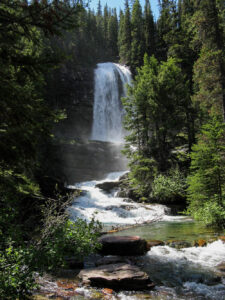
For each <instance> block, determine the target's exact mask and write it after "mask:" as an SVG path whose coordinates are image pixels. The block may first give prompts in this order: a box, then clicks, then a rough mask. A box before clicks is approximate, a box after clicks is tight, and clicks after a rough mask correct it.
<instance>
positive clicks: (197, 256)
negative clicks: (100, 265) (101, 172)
mask: <svg viewBox="0 0 225 300" xmlns="http://www.w3.org/2000/svg"><path fill="white" fill-rule="evenodd" d="M122 174H123V173H122V172H117V173H111V174H109V175H108V177H107V178H106V179H104V180H102V181H91V182H84V183H80V184H78V185H76V187H79V188H81V189H82V190H83V193H82V195H81V196H80V197H79V198H78V199H76V201H75V202H74V205H73V206H72V207H71V210H70V211H71V214H72V216H73V217H74V218H76V217H81V218H84V219H86V220H90V219H91V217H92V216H93V214H94V213H96V215H95V216H96V219H98V220H99V221H101V222H102V223H103V224H104V226H105V228H110V226H112V225H114V226H115V225H116V226H121V225H122V226H123V225H125V224H127V225H137V224H140V225H139V226H135V227H131V228H129V229H126V230H123V231H119V232H117V233H114V235H139V236H141V237H142V238H145V239H146V240H162V241H164V242H165V243H166V244H167V245H165V246H157V247H152V248H151V250H150V251H149V252H148V253H147V254H146V255H144V256H142V257H139V258H137V259H136V263H137V264H138V265H139V266H140V267H141V268H142V269H143V270H145V271H146V272H147V273H148V274H149V276H150V278H151V279H152V280H153V281H154V282H155V283H156V284H157V286H156V288H155V289H154V290H153V291H151V292H148V293H146V292H145V293H144V292H143V293H140V292H139V293H137V292H134V293H132V292H123V293H122V292H121V293H119V294H117V295H116V296H115V295H114V296H112V297H111V298H107V299H121V300H126V299H127V300H128V299H129V300H132V299H134V300H135V299H177V300H178V299H179V300H180V299H189V300H192V299H193V300H203V299H208V300H210V299H215V300H222V299H225V280H224V277H223V276H224V273H222V272H220V270H219V269H218V266H219V265H220V264H222V263H224V262H225V243H223V242H222V241H221V240H217V237H218V235H219V234H221V235H222V234H223V231H221V232H215V230H214V229H212V228H207V227H205V226H204V225H203V224H201V223H196V222H194V221H193V220H191V219H190V218H188V217H185V216H170V215H168V213H169V209H168V208H167V207H166V206H163V205H144V204H140V203H134V202H130V201H128V200H127V199H123V198H119V197H116V191H112V192H111V193H106V192H104V191H102V190H101V189H99V188H98V187H96V184H99V183H103V182H106V181H110V182H112V181H117V180H118V178H119V177H120V176H121V175H122ZM146 223H149V224H146ZM143 224H144V225H143ZM198 239H204V240H206V241H208V245H207V246H205V247H197V246H194V247H193V246H192V245H193V244H194V242H195V241H198ZM180 242H181V246H180V247H178V249H177V248H175V247H174V245H173V244H175V246H176V245H177V244H178V245H179V243H180ZM182 242H183V243H184V245H183V246H182ZM187 245H188V246H189V247H188V248H187ZM183 247H184V248H183ZM185 247H186V248H185ZM80 292H81V294H83V295H84V297H86V299H88V298H92V296H91V295H92V292H91V291H90V290H89V289H83V288H82V289H80Z"/></svg>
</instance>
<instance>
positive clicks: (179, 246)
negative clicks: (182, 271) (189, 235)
mask: <svg viewBox="0 0 225 300" xmlns="http://www.w3.org/2000/svg"><path fill="white" fill-rule="evenodd" d="M166 245H168V246H170V247H172V248H176V249H182V248H189V247H192V244H191V243H190V242H188V241H175V240H169V241H167V242H166Z"/></svg>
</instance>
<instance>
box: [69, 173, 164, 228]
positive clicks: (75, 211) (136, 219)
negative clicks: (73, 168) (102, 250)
mask: <svg viewBox="0 0 225 300" xmlns="http://www.w3.org/2000/svg"><path fill="white" fill-rule="evenodd" d="M123 174H124V172H114V173H110V174H109V175H108V177H107V178H106V179H104V180H102V181H89V182H82V183H80V184H77V185H76V188H78V189H81V190H82V191H83V195H81V196H80V197H78V198H77V199H76V202H75V203H74V205H73V206H72V207H71V208H70V214H71V216H72V218H74V219H76V218H77V217H79V218H82V219H85V220H87V221H90V220H91V219H92V217H93V216H94V215H95V219H97V220H98V221H100V222H102V224H103V225H104V226H105V227H111V226H114V225H120V226H121V225H135V224H143V223H150V222H153V221H158V220H161V219H163V218H164V217H165V212H166V211H167V208H166V206H164V205H160V204H156V205H144V204H141V203H135V202H130V201H129V202H128V201H126V200H125V199H123V198H120V197H117V196H116V194H115V192H112V193H105V192H104V191H103V190H101V189H100V188H98V187H96V184H99V183H103V182H107V181H108V182H112V181H115V182H116V181H118V180H119V177H120V176H121V175H123Z"/></svg>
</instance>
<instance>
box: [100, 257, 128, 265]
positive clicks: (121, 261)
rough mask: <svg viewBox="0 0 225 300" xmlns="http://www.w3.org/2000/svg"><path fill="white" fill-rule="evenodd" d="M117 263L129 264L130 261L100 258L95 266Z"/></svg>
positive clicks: (126, 259) (118, 258) (123, 258)
mask: <svg viewBox="0 0 225 300" xmlns="http://www.w3.org/2000/svg"><path fill="white" fill-rule="evenodd" d="M117 263H130V260H129V259H128V258H125V257H121V256H105V257H103V258H100V259H99V260H98V261H97V262H96V263H95V264H96V266H102V265H110V264H117Z"/></svg>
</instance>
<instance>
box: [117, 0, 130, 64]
mask: <svg viewBox="0 0 225 300" xmlns="http://www.w3.org/2000/svg"><path fill="white" fill-rule="evenodd" d="M120 17H122V18H120V29H119V38H118V46H119V56H120V62H121V63H123V64H127V65H130V64H131V20H130V18H131V17H130V7H129V2H128V0H125V13H124V15H122V14H120Z"/></svg>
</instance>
